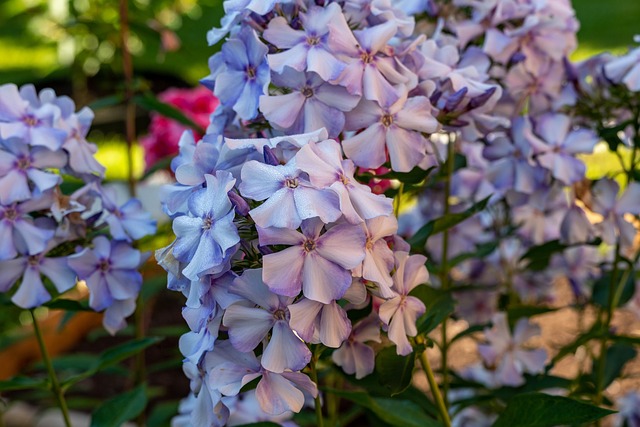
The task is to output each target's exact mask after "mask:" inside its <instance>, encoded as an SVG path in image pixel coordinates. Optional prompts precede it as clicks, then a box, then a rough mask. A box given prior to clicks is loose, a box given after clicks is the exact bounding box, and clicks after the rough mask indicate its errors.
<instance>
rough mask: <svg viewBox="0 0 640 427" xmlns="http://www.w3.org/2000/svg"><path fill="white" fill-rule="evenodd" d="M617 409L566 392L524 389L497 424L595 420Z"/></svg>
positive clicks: (524, 426) (541, 426)
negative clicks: (562, 394) (601, 405)
mask: <svg viewBox="0 0 640 427" xmlns="http://www.w3.org/2000/svg"><path fill="white" fill-rule="evenodd" d="M613 413H614V411H610V410H608V409H604V408H600V407H598V406H593V405H590V404H588V403H582V402H579V401H577V400H574V399H569V398H568V397H562V396H551V395H548V394H543V393H524V394H518V395H516V396H514V397H513V398H512V399H511V400H509V402H508V404H507V408H506V409H505V410H504V412H502V414H500V416H499V417H498V419H497V420H496V422H495V423H494V424H493V427H513V426H518V427H554V426H558V425H567V424H568V425H576V424H581V423H588V422H593V421H595V420H599V419H600V418H602V417H606V416H607V415H610V414H613Z"/></svg>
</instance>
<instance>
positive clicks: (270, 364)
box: [222, 269, 311, 373]
mask: <svg viewBox="0 0 640 427" xmlns="http://www.w3.org/2000/svg"><path fill="white" fill-rule="evenodd" d="M231 292H233V293H234V294H237V295H240V296H241V297H242V298H243V300H242V301H240V302H237V303H235V304H232V305H230V306H229V307H228V308H227V310H226V311H225V314H224V318H223V320H222V323H223V325H224V326H226V327H227V328H228V330H229V340H230V341H231V344H233V346H234V347H235V348H236V349H238V350H239V351H242V352H245V353H246V352H249V351H252V350H253V349H255V348H256V347H257V346H258V344H260V342H262V341H263V340H265V339H266V337H267V334H269V332H271V337H270V338H269V342H268V343H267V344H265V345H264V349H263V353H262V360H261V363H262V366H263V367H264V368H265V369H267V370H269V371H271V372H278V373H281V372H284V370H285V369H290V370H292V371H299V370H301V369H303V368H304V367H305V366H307V364H308V363H309V361H310V360H311V352H310V351H309V349H308V348H307V346H306V344H305V343H304V342H302V340H300V338H298V337H297V336H296V335H295V334H294V333H293V331H292V330H291V329H292V328H291V327H290V326H289V308H288V307H290V304H291V303H292V302H293V298H291V297H284V296H281V295H276V294H274V293H272V292H271V291H270V290H269V288H267V286H266V285H265V284H264V283H263V282H262V269H254V270H245V271H244V273H243V274H242V276H240V277H238V278H236V279H235V280H234V282H233V287H232V288H231Z"/></svg>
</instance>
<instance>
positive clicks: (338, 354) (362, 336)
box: [331, 315, 380, 379]
mask: <svg viewBox="0 0 640 427" xmlns="http://www.w3.org/2000/svg"><path fill="white" fill-rule="evenodd" d="M370 341H374V342H378V343H379V342H380V319H378V317H377V316H375V315H372V316H368V317H366V318H364V319H362V320H361V321H359V322H358V323H356V324H355V326H354V327H353V329H352V330H351V334H350V335H349V338H348V339H347V340H346V341H345V342H344V343H343V344H342V346H340V348H339V349H337V350H336V351H334V352H333V353H332V354H331V360H333V362H334V363H335V364H336V365H338V366H340V367H342V370H343V371H344V372H345V373H347V374H349V375H353V374H356V379H361V378H364V377H366V376H367V375H369V374H370V373H372V372H373V370H374V368H375V352H374V351H373V348H371V347H370V346H368V345H366V344H365V343H366V342H370Z"/></svg>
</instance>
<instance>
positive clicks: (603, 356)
mask: <svg viewBox="0 0 640 427" xmlns="http://www.w3.org/2000/svg"><path fill="white" fill-rule="evenodd" d="M619 261H620V240H618V242H617V243H616V253H615V256H614V259H613V271H612V272H611V280H610V281H609V296H608V299H607V308H606V311H605V313H604V325H603V328H604V332H605V333H604V334H603V335H602V338H601V340H600V354H599V356H598V372H597V373H596V402H595V403H596V404H597V405H600V404H601V403H602V392H603V388H604V375H605V364H606V363H607V332H608V331H609V326H610V325H611V319H612V318H613V311H614V310H615V306H614V304H615V302H616V301H615V299H616V298H615V295H616V294H617V286H616V279H617V277H618V273H619V271H618V270H619V268H618V263H619ZM622 286H624V284H623V285H622Z"/></svg>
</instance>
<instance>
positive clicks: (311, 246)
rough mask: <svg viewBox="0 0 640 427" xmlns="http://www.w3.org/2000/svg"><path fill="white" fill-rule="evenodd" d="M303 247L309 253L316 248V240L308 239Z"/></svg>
mask: <svg viewBox="0 0 640 427" xmlns="http://www.w3.org/2000/svg"><path fill="white" fill-rule="evenodd" d="M302 248H303V249H304V251H305V252H306V253H309V252H311V251H313V250H315V249H316V242H314V241H313V240H306V241H305V242H304V243H303V245H302Z"/></svg>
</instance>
